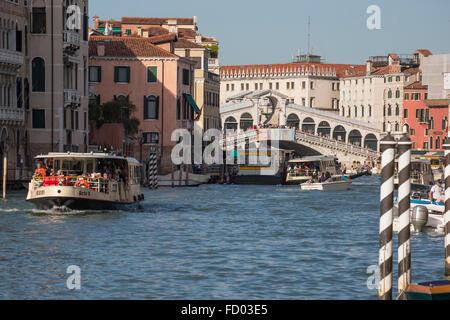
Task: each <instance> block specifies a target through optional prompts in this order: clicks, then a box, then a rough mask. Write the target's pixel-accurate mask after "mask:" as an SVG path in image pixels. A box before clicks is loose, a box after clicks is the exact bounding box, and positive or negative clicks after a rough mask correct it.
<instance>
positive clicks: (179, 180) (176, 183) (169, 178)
mask: <svg viewBox="0 0 450 320" xmlns="http://www.w3.org/2000/svg"><path fill="white" fill-rule="evenodd" d="M210 179H211V176H210V175H209V174H196V173H191V172H186V171H182V170H181V171H180V170H177V171H174V172H172V173H169V174H167V175H158V186H160V187H196V186H199V185H201V184H206V183H208V182H209V180H210Z"/></svg>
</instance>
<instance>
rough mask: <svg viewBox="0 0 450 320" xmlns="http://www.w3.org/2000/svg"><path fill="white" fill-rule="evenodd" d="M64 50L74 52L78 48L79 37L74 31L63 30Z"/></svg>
mask: <svg viewBox="0 0 450 320" xmlns="http://www.w3.org/2000/svg"><path fill="white" fill-rule="evenodd" d="M63 42H64V51H71V52H74V51H76V50H78V49H79V48H80V43H81V37H80V35H79V34H78V33H77V32H75V31H70V30H65V31H64V32H63Z"/></svg>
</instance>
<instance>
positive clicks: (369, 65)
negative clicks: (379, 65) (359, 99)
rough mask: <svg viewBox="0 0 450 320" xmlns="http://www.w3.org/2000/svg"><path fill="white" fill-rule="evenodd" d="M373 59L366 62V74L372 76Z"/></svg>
mask: <svg viewBox="0 0 450 320" xmlns="http://www.w3.org/2000/svg"><path fill="white" fill-rule="evenodd" d="M372 65H373V64H372V61H371V60H367V62H366V75H367V76H370V75H371V74H372Z"/></svg>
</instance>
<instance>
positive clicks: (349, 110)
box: [348, 106, 352, 117]
mask: <svg viewBox="0 0 450 320" xmlns="http://www.w3.org/2000/svg"><path fill="white" fill-rule="evenodd" d="M348 116H349V117H351V116H352V109H351V108H350V106H348Z"/></svg>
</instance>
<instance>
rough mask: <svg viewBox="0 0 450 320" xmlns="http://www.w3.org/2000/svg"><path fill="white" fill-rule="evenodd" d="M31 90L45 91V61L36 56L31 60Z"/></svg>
mask: <svg viewBox="0 0 450 320" xmlns="http://www.w3.org/2000/svg"><path fill="white" fill-rule="evenodd" d="M31 90H32V91H33V92H44V91H45V62H44V59H42V58H40V57H36V58H34V59H33V61H32V62H31Z"/></svg>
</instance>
